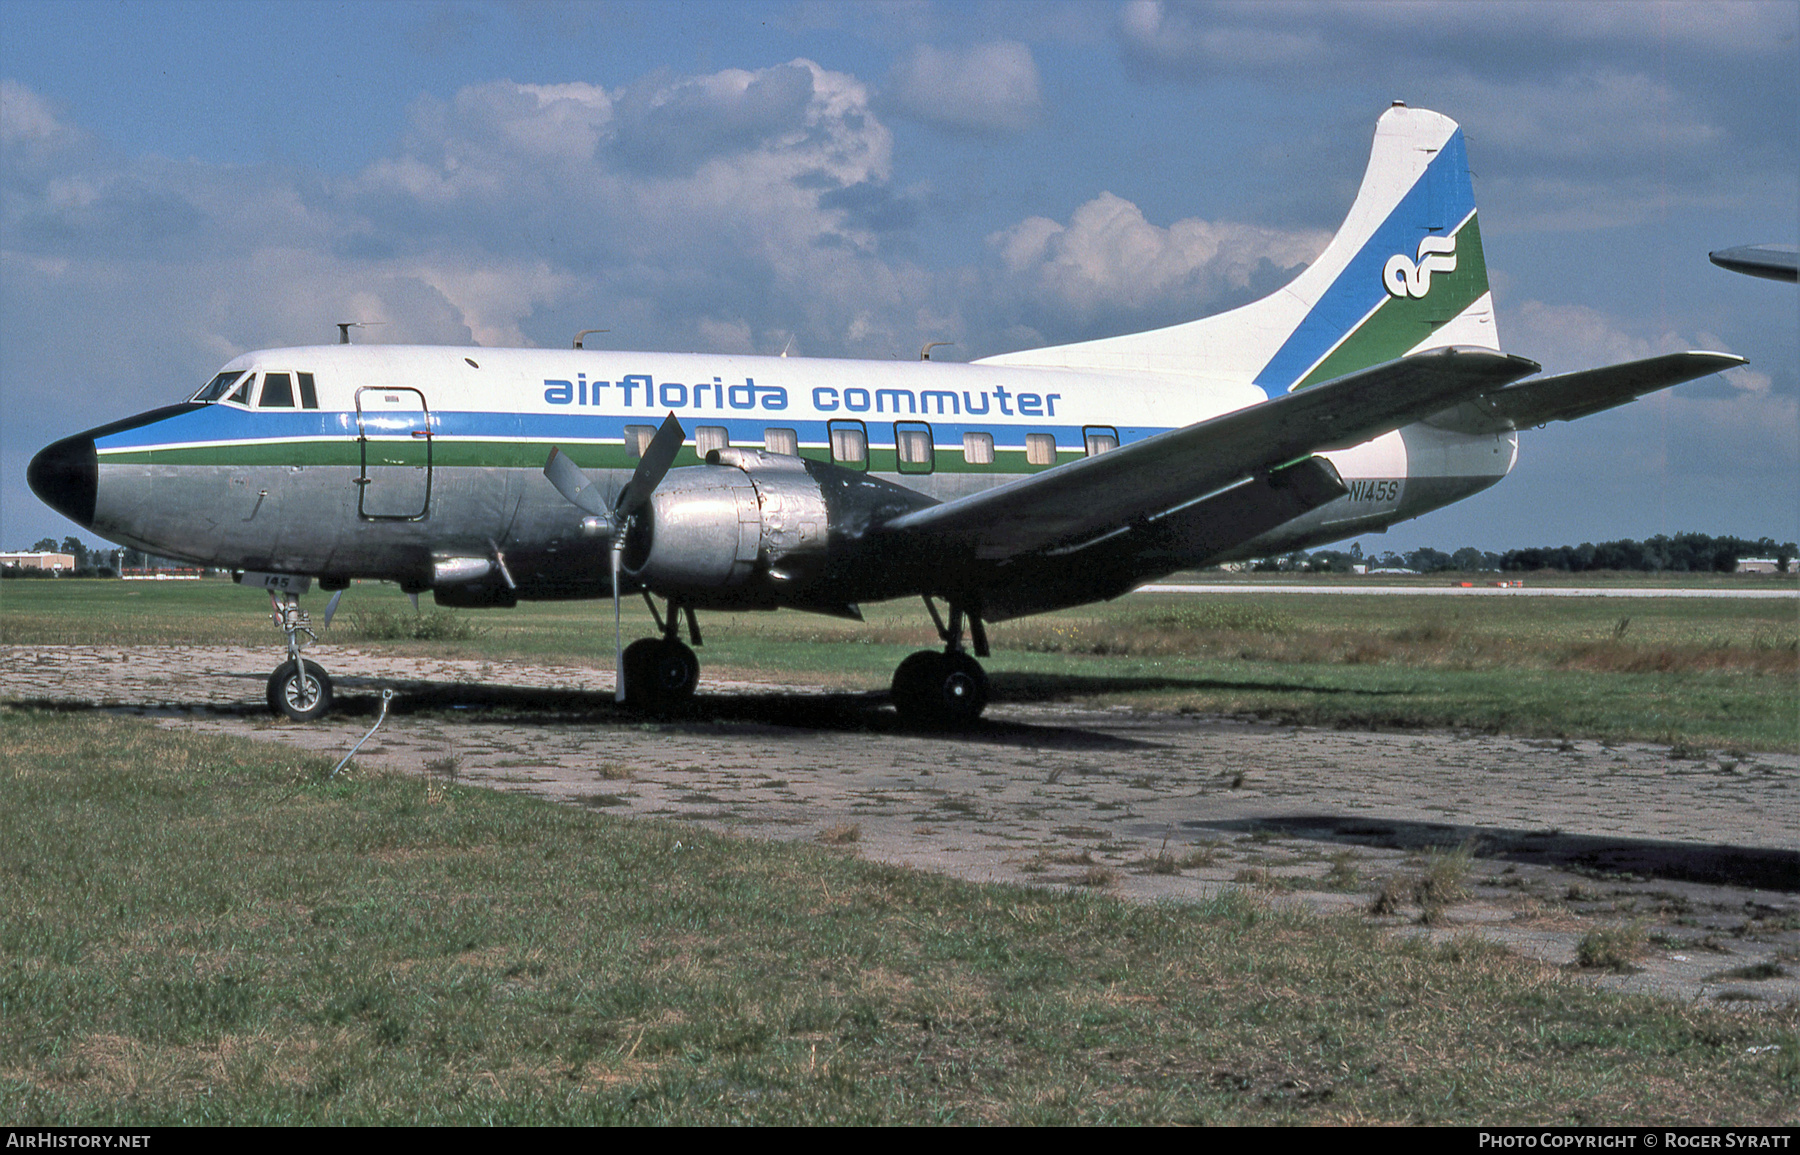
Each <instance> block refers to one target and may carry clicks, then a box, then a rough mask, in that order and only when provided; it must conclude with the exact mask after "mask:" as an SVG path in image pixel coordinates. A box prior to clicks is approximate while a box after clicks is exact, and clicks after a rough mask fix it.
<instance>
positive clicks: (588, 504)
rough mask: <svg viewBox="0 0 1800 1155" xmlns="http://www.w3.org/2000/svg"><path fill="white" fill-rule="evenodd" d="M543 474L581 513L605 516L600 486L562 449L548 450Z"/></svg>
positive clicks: (606, 511) (605, 509)
mask: <svg viewBox="0 0 1800 1155" xmlns="http://www.w3.org/2000/svg"><path fill="white" fill-rule="evenodd" d="M640 468H641V466H640ZM544 476H545V477H547V478H549V479H550V484H551V485H554V486H555V487H556V492H558V493H560V494H562V495H563V497H564V498H565V499H567V500H568V502H569V503H570V504H571V505H574V506H575V507H576V508H577V509H580V510H581V511H582V512H583V513H591V514H593V515H594V516H596V517H606V516H607V514H608V510H607V508H606V500H605V499H604V498H603V497H601V496H600V488H599V487H598V486H596V485H595V484H594V483H593V482H592V481H590V480H588V475H587V474H585V473H583V472H582V471H581V467H580V466H578V465H576V464H575V463H574V462H573V461H571V460H569V455H568V454H566V453H564V452H563V451H562V450H560V449H554V448H553V449H551V450H550V457H549V459H548V460H547V461H545V462H544Z"/></svg>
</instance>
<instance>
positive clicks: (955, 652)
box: [893, 595, 988, 728]
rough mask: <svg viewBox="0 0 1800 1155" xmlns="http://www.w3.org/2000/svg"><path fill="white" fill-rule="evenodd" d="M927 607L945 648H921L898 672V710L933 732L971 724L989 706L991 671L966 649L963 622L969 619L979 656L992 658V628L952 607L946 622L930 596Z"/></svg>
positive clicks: (895, 690)
mask: <svg viewBox="0 0 1800 1155" xmlns="http://www.w3.org/2000/svg"><path fill="white" fill-rule="evenodd" d="M925 608H926V609H927V610H929V611H930V612H931V620H932V622H933V623H934V624H936V626H937V631H938V637H940V638H942V639H944V650H943V652H942V653H939V652H938V651H936V650H920V651H919V652H918V653H916V654H910V655H908V656H907V658H906V660H905V661H904V662H901V663H900V668H899V669H897V670H895V671H894V687H893V699H894V708H895V709H896V710H898V711H900V716H901V717H902V718H904V719H905V720H907V721H908V722H912V723H914V724H915V725H920V726H928V727H932V728H950V727H955V726H967V725H970V724H971V723H973V722H974V721H975V720H976V719H977V718H979V717H981V712H982V710H984V709H986V708H987V702H988V681H987V673H986V672H985V671H984V670H982V668H981V663H980V662H977V661H976V660H975V659H974V658H971V657H970V656H969V655H968V654H967V653H965V652H964V651H963V642H962V636H963V620H964V618H965V617H966V618H967V619H968V625H969V634H970V636H971V638H972V639H973V641H974V643H975V652H976V654H978V655H980V656H981V657H984V658H985V657H987V656H988V644H987V630H986V629H985V628H984V627H983V626H982V624H981V617H980V615H978V614H976V613H973V612H969V611H966V610H965V608H964V607H963V606H962V604H960V603H958V602H951V603H950V622H949V624H948V625H946V624H945V622H944V619H943V618H942V617H941V616H939V614H938V610H937V606H936V605H935V604H934V603H933V602H932V600H931V598H930V596H929V595H928V596H927V597H926V598H925Z"/></svg>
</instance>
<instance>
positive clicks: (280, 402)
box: [256, 373, 294, 409]
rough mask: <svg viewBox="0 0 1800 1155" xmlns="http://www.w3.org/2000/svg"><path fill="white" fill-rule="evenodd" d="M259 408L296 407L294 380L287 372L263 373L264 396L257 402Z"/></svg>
mask: <svg viewBox="0 0 1800 1155" xmlns="http://www.w3.org/2000/svg"><path fill="white" fill-rule="evenodd" d="M256 406H257V408H259V409H292V408H293V407H294V381H293V378H292V377H291V376H290V375H288V374H286V373H265V374H263V387H262V397H261V398H260V399H259V400H258V401H257V403H256Z"/></svg>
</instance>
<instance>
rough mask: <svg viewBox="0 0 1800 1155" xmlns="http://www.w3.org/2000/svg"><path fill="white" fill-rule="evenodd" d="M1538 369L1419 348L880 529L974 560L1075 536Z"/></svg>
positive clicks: (1484, 354)
mask: <svg viewBox="0 0 1800 1155" xmlns="http://www.w3.org/2000/svg"><path fill="white" fill-rule="evenodd" d="M1537 371H1538V365H1537V363H1536V362H1534V361H1529V360H1527V359H1525V358H1524V357H1516V356H1511V355H1508V354H1504V353H1497V352H1494V351H1492V350H1489V349H1468V348H1454V347H1453V348H1445V349H1434V350H1432V351H1430V352H1427V353H1417V354H1414V355H1412V356H1409V357H1402V358H1399V359H1398V360H1395V361H1389V362H1386V363H1385V364H1381V365H1376V366H1373V367H1372V368H1369V369H1364V370H1361V371H1359V372H1356V373H1351V374H1347V375H1346V376H1343V377H1339V378H1337V379H1335V380H1332V381H1326V382H1322V383H1321V384H1318V385H1313V386H1311V387H1309V388H1306V389H1302V390H1298V391H1296V392H1293V393H1288V394H1284V395H1283V396H1280V397H1277V398H1275V399H1273V400H1270V401H1266V402H1263V403H1262V404H1259V405H1252V406H1249V407H1247V408H1244V409H1239V410H1236V411H1234V412H1231V413H1226V414H1223V415H1221V416H1218V417H1214V418H1212V419H1211V420H1208V421H1202V422H1199V423H1198V424H1195V425H1189V426H1186V427H1185V428H1182V429H1175V430H1171V431H1169V432H1167V433H1161V434H1158V435H1156V436H1155V437H1150V438H1146V439H1145V440H1143V441H1140V442H1137V443H1135V444H1133V445H1128V446H1124V447H1123V448H1120V449H1116V450H1113V451H1112V452H1110V453H1103V454H1100V455H1098V456H1096V457H1088V458H1083V459H1082V460H1080V461H1075V462H1071V463H1069V464H1068V465H1063V466H1059V467H1057V468H1055V469H1050V470H1046V471H1045V472H1043V473H1039V474H1036V475H1034V476H1032V477H1028V478H1024V479H1022V480H1019V481H1015V482H1012V483H1010V484H1008V485H1003V486H1000V487H999V488H997V489H990V490H987V491H985V492H982V493H976V494H971V495H969V496H968V497H963V498H959V499H957V500H955V501H951V502H947V503H945V504H943V505H935V506H932V507H930V508H928V509H922V510H917V511H915V512H913V513H909V514H906V515H904V516H902V517H899V518H896V519H894V520H893V521H891V522H888V523H887V524H886V525H885V526H883V527H882V530H883V532H884V533H885V534H900V535H906V536H916V537H919V538H929V539H930V540H931V541H932V542H933V543H935V544H937V545H949V546H951V547H953V548H958V549H959V550H960V551H962V552H964V555H965V556H967V557H969V558H971V559H972V560H976V561H999V560H1003V559H1006V558H1012V557H1017V556H1019V555H1021V554H1028V553H1034V552H1039V551H1043V550H1049V549H1054V548H1057V547H1068V546H1074V545H1078V544H1080V543H1082V542H1084V541H1088V540H1091V539H1093V538H1096V537H1098V536H1101V535H1105V534H1108V533H1111V532H1115V531H1118V530H1120V529H1122V528H1124V527H1127V526H1129V525H1131V524H1133V523H1135V522H1140V521H1142V520H1144V519H1146V518H1151V517H1155V516H1157V515H1159V514H1163V513H1166V512H1167V511H1169V510H1172V509H1175V508H1176V507H1179V506H1183V505H1186V504H1189V503H1191V502H1195V501H1198V500H1200V499H1202V498H1204V497H1206V496H1208V495H1209V494H1212V493H1215V492H1216V491H1218V490H1220V489H1223V488H1225V487H1228V486H1232V485H1234V484H1237V483H1240V482H1242V481H1243V480H1244V479H1245V478H1248V477H1251V476H1253V475H1256V474H1258V473H1266V472H1269V471H1271V470H1275V469H1278V468H1279V467H1281V466H1283V465H1286V464H1289V463H1291V462H1294V461H1295V460H1296V459H1299V458H1303V457H1305V456H1306V455H1308V454H1310V453H1312V452H1314V451H1316V450H1321V449H1338V448H1347V447H1349V446H1351V445H1355V444H1358V443H1360V442H1362V441H1366V440H1368V439H1369V438H1370V437H1373V436H1376V435H1378V434H1381V433H1385V432H1387V431H1388V430H1390V429H1395V428H1398V427H1399V426H1401V425H1405V424H1407V423H1409V422H1412V421H1416V420H1418V419H1419V418H1420V417H1423V416H1424V415H1426V414H1430V413H1436V412H1439V411H1441V410H1443V409H1445V408H1447V407H1451V406H1455V405H1456V404H1458V403H1459V402H1462V401H1465V400H1468V399H1470V398H1473V397H1478V396H1480V395H1482V394H1485V393H1490V392H1493V391H1494V390H1498V389H1502V388H1504V387H1505V386H1507V385H1509V384H1511V383H1512V382H1514V381H1517V380H1518V379H1519V378H1521V377H1526V376H1529V375H1530V374H1532V373H1535V372H1537Z"/></svg>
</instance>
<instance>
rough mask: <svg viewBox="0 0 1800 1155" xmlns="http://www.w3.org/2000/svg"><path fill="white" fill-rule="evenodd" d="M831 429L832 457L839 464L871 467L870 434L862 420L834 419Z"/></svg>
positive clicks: (863, 467) (861, 467) (864, 467)
mask: <svg viewBox="0 0 1800 1155" xmlns="http://www.w3.org/2000/svg"><path fill="white" fill-rule="evenodd" d="M829 428H830V430H831V459H832V460H833V461H835V462H837V463H838V464H839V465H848V466H853V467H855V468H857V469H867V468H868V467H869V434H868V431H867V430H865V429H864V428H863V423H862V422H860V421H833V422H832V423H831V424H830V426H829Z"/></svg>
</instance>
